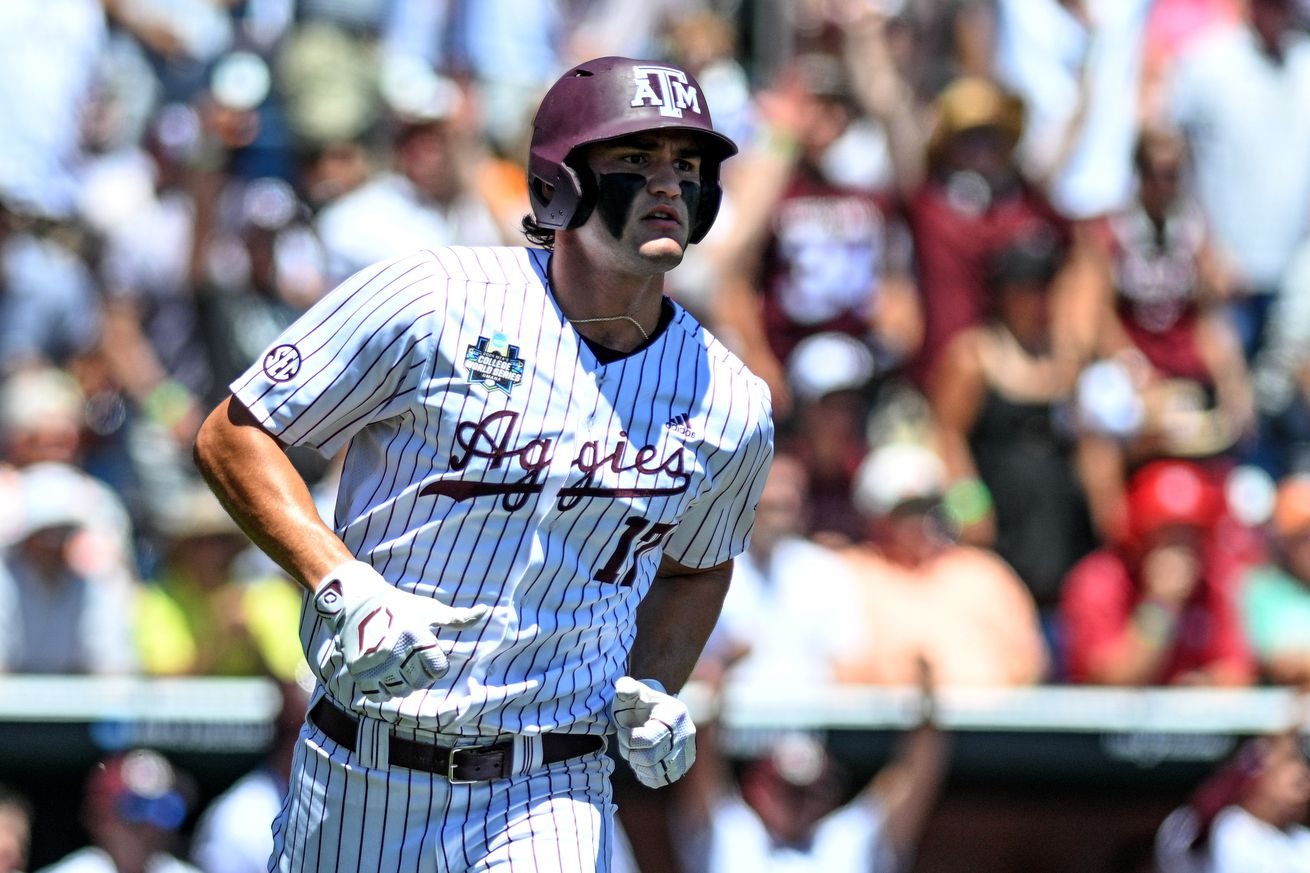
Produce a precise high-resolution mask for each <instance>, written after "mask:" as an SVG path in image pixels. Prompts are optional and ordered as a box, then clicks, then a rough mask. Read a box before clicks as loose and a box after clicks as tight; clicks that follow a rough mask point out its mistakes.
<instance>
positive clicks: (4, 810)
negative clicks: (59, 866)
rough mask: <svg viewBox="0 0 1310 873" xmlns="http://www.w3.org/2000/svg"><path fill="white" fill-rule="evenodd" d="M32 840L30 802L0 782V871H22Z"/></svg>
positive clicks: (9, 872)
mask: <svg viewBox="0 0 1310 873" xmlns="http://www.w3.org/2000/svg"><path fill="white" fill-rule="evenodd" d="M31 842H32V804H31V803H30V802H29V801H28V799H27V798H26V797H24V796H23V795H21V794H19V793H18V792H17V791H15V790H14V789H12V788H10V787H9V786H8V785H4V784H0V873H23V871H24V870H26V869H27V852H28V849H29V848H30V846H31Z"/></svg>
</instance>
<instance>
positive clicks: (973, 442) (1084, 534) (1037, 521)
mask: <svg viewBox="0 0 1310 873" xmlns="http://www.w3.org/2000/svg"><path fill="white" fill-rule="evenodd" d="M1060 255H1061V252H1060V250H1059V249H1058V247H1057V246H1056V244H1055V242H1054V241H1053V240H1052V239H1050V238H1048V237H1045V236H1042V237H1037V238H1033V239H1022V240H1017V241H1016V242H1015V243H1013V244H1012V245H1010V246H1009V247H1007V248H1004V249H1001V250H1000V251H998V252H997V253H996V254H995V255H993V256H992V258H991V259H990V261H989V263H988V287H989V289H990V294H991V306H990V313H991V314H990V317H989V318H988V320H987V322H986V323H984V324H981V325H978V326H975V327H971V328H966V329H965V330H963V331H961V332H960V333H958V334H956V336H955V338H954V339H953V340H951V342H950V344H949V345H948V346H947V347H946V350H945V353H944V355H943V357H942V360H941V364H940V365H939V366H938V368H937V370H936V373H935V378H934V379H933V385H932V392H931V399H932V407H933V411H934V414H935V417H936V420H937V425H938V436H939V440H940V445H941V447H942V448H941V453H942V459H943V461H944V462H945V464H946V472H947V477H948V480H949V481H950V483H951V484H950V486H949V488H948V489H947V492H946V493H947V503H946V508H947V511H948V513H949V514H950V515H951V517H952V518H953V520H954V521H955V522H956V523H957V524H959V525H961V533H962V536H963V539H964V541H965V542H968V543H970V544H972V545H975V546H980V547H984V548H994V549H995V550H996V552H997V554H998V555H1000V557H1001V558H1003V559H1004V560H1005V561H1006V562H1007V563H1008V564H1010V566H1012V567H1013V568H1014V570H1015V572H1016V573H1018V574H1019V578H1020V579H1022V580H1023V582H1024V584H1025V585H1026V586H1027V588H1028V590H1029V591H1030V592H1031V593H1032V595H1033V598H1034V599H1035V600H1036V602H1037V606H1038V608H1039V609H1040V610H1041V612H1042V615H1043V624H1044V626H1046V628H1047V631H1048V640H1049V641H1054V640H1056V639H1057V638H1058V633H1057V632H1056V631H1055V628H1054V623H1055V615H1054V613H1055V611H1056V608H1057V606H1058V604H1059V599H1060V586H1061V585H1062V584H1063V582H1064V577H1065V574H1066V573H1068V572H1069V570H1070V568H1072V567H1073V565H1074V564H1075V563H1076V562H1077V561H1078V560H1079V559H1080V558H1082V557H1083V556H1084V555H1086V554H1087V553H1088V552H1090V551H1091V550H1092V548H1094V547H1095V545H1096V540H1095V537H1094V534H1093V533H1092V528H1091V520H1090V517H1089V515H1088V510H1087V501H1086V497H1085V495H1084V493H1083V489H1082V486H1081V484H1080V483H1079V481H1078V478H1077V469H1076V464H1075V452H1076V446H1077V439H1076V437H1077V435H1076V433H1075V431H1074V427H1073V416H1072V413H1071V409H1072V401H1073V388H1074V383H1075V380H1076V378H1077V373H1078V367H1079V363H1080V362H1079V360H1078V358H1077V357H1076V355H1075V354H1073V350H1071V349H1070V348H1068V347H1067V346H1061V345H1058V344H1056V343H1055V340H1054V337H1053V336H1052V326H1051V305H1050V304H1051V301H1050V296H1051V290H1052V289H1051V282H1052V281H1053V280H1054V278H1055V275H1056V271H1057V270H1058V268H1059V264H1060Z"/></svg>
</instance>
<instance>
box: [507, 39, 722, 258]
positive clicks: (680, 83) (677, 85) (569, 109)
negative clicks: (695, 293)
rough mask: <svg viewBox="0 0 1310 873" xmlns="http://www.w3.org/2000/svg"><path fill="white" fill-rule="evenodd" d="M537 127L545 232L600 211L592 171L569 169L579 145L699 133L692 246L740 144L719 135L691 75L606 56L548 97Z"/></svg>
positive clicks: (533, 184)
mask: <svg viewBox="0 0 1310 873" xmlns="http://www.w3.org/2000/svg"><path fill="white" fill-rule="evenodd" d="M532 128H533V129H532V149H531V153H530V154H529V157H528V193H529V196H530V198H531V200H532V214H533V216H534V217H535V218H536V220H537V223H538V224H540V225H541V226H542V227H547V228H553V229H557V230H558V229H561V228H570V227H578V226H580V225H581V224H583V222H585V221H586V220H587V216H589V215H590V214H591V210H592V208H593V207H594V206H595V205H596V185H595V183H594V180H593V179H592V178H591V174H590V171H585V172H580V171H581V170H585V168H582V167H580V166H579V165H577V164H575V163H570V158H571V156H573V153H574V150H575V149H577V148H578V147H579V146H584V145H588V144H590V143H595V142H602V141H604V140H609V139H617V138H619V137H622V136H629V135H631V134H634V133H642V132H645V131H652V130H683V131H687V132H689V133H694V134H696V135H697V136H698V137H699V138H700V140H701V143H702V146H703V148H704V154H703V156H702V159H701V187H702V191H701V198H700V204H699V206H698V208H697V210H696V214H695V215H693V216H692V217H691V223H692V224H691V235H690V238H689V239H690V242H693V243H695V242H700V241H701V240H702V239H703V238H704V237H705V234H706V233H708V232H709V229H710V225H712V224H713V223H714V217H715V216H716V215H717V214H718V211H719V202H720V200H722V198H723V188H722V186H721V185H720V184H719V164H720V163H721V162H722V161H723V160H724V159H725V158H728V157H731V156H732V155H734V154H736V153H737V146H736V144H735V143H733V141H732V140H730V139H728V138H727V137H726V136H724V135H723V134H721V133H718V132H717V131H715V130H714V123H713V121H711V119H710V108H709V106H708V105H706V103H705V100H704V95H703V94H702V93H701V90H700V85H698V84H697V82H696V80H695V79H694V78H692V75H691V73H688V72H687V71H686V70H684V69H682V68H681V67H677V66H674V65H672V64H666V63H661V62H657V61H639V60H633V59H632V58H617V57H609V58H597V59H595V60H592V61H586V62H585V63H581V64H578V65H577V66H576V67H574V68H573V69H571V70H569V71H568V72H567V73H565V74H564V75H563V76H561V77H560V79H559V81H557V82H556V83H555V84H554V85H552V86H551V88H550V90H549V91H547V92H546V96H545V97H544V98H542V101H541V107H540V108H539V109H538V110H537V116H536V118H535V119H533V122H532Z"/></svg>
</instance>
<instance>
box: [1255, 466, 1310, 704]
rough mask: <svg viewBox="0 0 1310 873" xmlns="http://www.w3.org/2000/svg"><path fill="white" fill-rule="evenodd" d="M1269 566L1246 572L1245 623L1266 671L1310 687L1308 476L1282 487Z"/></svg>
mask: <svg viewBox="0 0 1310 873" xmlns="http://www.w3.org/2000/svg"><path fill="white" fill-rule="evenodd" d="M1270 533H1271V534H1272V540H1273V542H1272V544H1271V545H1272V548H1271V553H1272V554H1271V558H1272V560H1271V561H1270V562H1269V563H1266V564H1264V565H1261V566H1257V567H1252V568H1251V569H1250V570H1248V571H1247V573H1246V575H1245V578H1244V579H1243V582H1242V586H1241V607H1242V623H1243V626H1244V627H1245V630H1246V635H1247V638H1248V639H1249V640H1250V642H1251V648H1252V650H1253V651H1254V653H1255V656H1256V658H1257V659H1258V661H1259V663H1260V668H1261V671H1262V673H1263V674H1264V675H1265V676H1266V677H1267V678H1268V679H1269V680H1270V681H1272V682H1275V683H1278V684H1280V685H1295V686H1298V687H1300V688H1304V689H1310V476H1307V475H1305V474H1299V475H1293V476H1289V477H1287V478H1286V479H1284V480H1283V481H1282V482H1281V483H1280V484H1279V486H1278V496H1277V499H1276V501H1275V504H1274V515H1273V518H1272V520H1271V523H1270Z"/></svg>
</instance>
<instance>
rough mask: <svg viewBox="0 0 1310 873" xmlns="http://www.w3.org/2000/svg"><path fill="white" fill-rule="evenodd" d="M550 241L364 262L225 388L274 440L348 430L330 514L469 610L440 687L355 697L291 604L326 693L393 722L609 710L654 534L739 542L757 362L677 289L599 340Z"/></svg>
mask: <svg viewBox="0 0 1310 873" xmlns="http://www.w3.org/2000/svg"><path fill="white" fill-rule="evenodd" d="M548 257H549V253H548V252H545V251H542V250H538V249H527V248H459V247H452V248H442V249H437V250H435V251H423V252H420V253H418V254H415V255H414V256H412V257H407V258H403V259H399V260H395V261H390V262H385V263H381V264H377V265H374V266H372V267H369V268H367V269H365V270H363V271H361V272H360V273H359V274H357V275H355V276H353V277H351V278H350V279H348V280H347V281H346V282H344V283H342V285H340V286H339V287H338V288H337V289H336V290H334V291H333V292H332V293H331V294H329V295H328V296H327V297H325V298H324V299H323V300H322V301H320V302H319V303H318V304H317V305H316V306H315V307H314V308H313V309H312V310H310V311H309V312H308V313H307V314H306V315H304V316H303V317H302V318H300V319H299V320H298V321H297V322H296V323H295V324H294V325H292V326H291V327H290V328H289V329H288V330H287V331H286V332H285V333H284V334H283V335H282V336H281V337H279V338H278V339H277V340H276V341H275V342H274V343H273V345H272V346H271V347H270V348H269V350H268V351H267V353H266V354H265V355H264V357H263V359H262V361H258V362H256V363H255V364H254V365H253V366H252V367H251V368H250V369H249V370H248V371H247V372H246V373H245V374H244V375H243V376H241V377H240V378H239V379H237V380H236V381H235V382H233V384H232V390H233V393H234V394H235V396H236V397H237V398H238V399H239V400H240V401H241V402H242V403H244V404H245V405H246V406H247V407H248V408H249V409H250V410H251V411H252V412H253V413H254V415H255V416H256V417H257V418H258V419H259V420H260V421H261V422H262V423H263V425H264V426H265V427H266V428H267V429H268V430H269V431H270V432H271V433H272V434H274V435H275V436H277V437H278V438H279V439H280V440H282V441H283V442H284V443H286V444H291V445H309V446H313V447H315V448H317V449H319V450H320V451H322V452H324V453H325V454H332V453H335V452H336V451H337V450H338V449H340V448H342V447H343V446H345V445H346V444H347V443H349V449H348V450H347V453H346V457H345V463H344V470H343V473H342V481H341V487H340V491H339V496H338V499H337V506H336V531H337V533H338V534H339V535H340V536H341V537H342V539H343V540H344V541H345V543H346V545H347V546H348V547H349V548H350V549H351V551H352V552H354V553H355V555H356V556H358V557H359V558H360V559H361V560H364V561H368V562H369V563H371V564H372V565H373V566H374V567H375V568H376V569H377V570H378V571H379V572H380V573H381V574H382V575H383V576H385V577H386V578H387V580H388V581H390V582H391V583H392V584H394V585H396V586H398V587H400V588H402V589H404V590H406V591H411V592H414V593H417V594H421V595H426V596H431V597H436V598H438V599H440V600H442V601H443V602H445V603H449V604H452V605H454V606H473V605H475V604H490V605H492V606H493V607H494V609H493V611H492V613H491V616H490V618H489V619H488V620H487V621H486V623H485V624H481V625H478V626H476V627H473V628H470V629H467V630H464V631H460V632H455V631H442V633H441V637H442V639H443V641H445V642H447V643H453V650H452V652H451V669H450V672H449V673H448V674H447V675H446V676H445V677H444V678H443V679H442V680H440V682H439V683H438V685H437V686H436V687H435V688H432V689H429V690H425V691H418V692H415V693H413V694H411V695H409V696H408V697H405V698H398V699H394V700H390V701H387V702H385V703H380V704H379V703H375V702H372V701H368V700H366V699H365V698H364V697H363V696H362V695H361V694H360V693H359V692H358V690H357V688H356V687H355V686H354V684H353V682H352V681H351V679H350V676H349V674H348V673H347V672H346V670H345V668H344V666H343V665H342V662H341V658H340V656H339V655H337V654H336V653H335V652H334V650H333V647H332V645H331V644H330V637H329V632H328V629H327V627H326V625H325V624H324V623H323V622H321V621H320V620H319V619H318V618H317V616H316V615H315V613H314V611H313V609H312V607H310V606H307V608H306V610H305V612H304V615H303V620H302V627H301V638H302V642H303V643H304V645H305V651H306V654H307V655H308V657H309V661H310V664H311V665H313V666H314V668H315V670H316V672H317V673H318V676H319V679H320V681H322V682H323V683H324V684H325V685H326V687H327V688H328V690H329V692H330V693H331V695H332V696H333V697H334V698H335V699H336V700H338V701H340V702H341V703H343V704H345V705H348V706H351V707H352V708H353V709H354V710H355V711H357V712H359V713H363V714H366V715H371V716H374V717H379V718H382V719H385V720H387V721H390V722H392V723H394V724H396V725H397V726H400V727H407V728H418V729H423V730H433V731H439V732H441V733H443V734H457V735H470V736H472V735H477V736H492V735H496V734H502V733H526V734H532V733H537V732H544V731H551V730H569V731H573V732H583V733H599V734H604V733H608V732H609V731H610V729H611V725H610V724H609V715H608V704H607V701H608V699H609V696H610V693H611V689H612V687H613V683H614V680H615V679H616V678H618V677H619V676H621V675H623V674H624V673H625V672H626V665H627V656H628V650H629V648H630V647H631V644H632V641H633V637H634V635H635V611H636V608H637V604H638V603H639V602H640V601H641V599H642V597H643V596H644V595H645V593H646V591H647V590H648V589H649V587H650V584H651V581H652V579H653V578H654V575H655V571H656V568H657V567H658V565H659V561H660V557H661V555H662V554H668V555H669V556H670V557H672V558H673V559H674V560H677V561H679V562H680V563H682V564H684V565H686V566H689V567H708V566H711V565H714V564H717V563H720V562H722V561H726V560H727V559H729V558H730V557H732V556H733V555H735V554H737V553H739V552H741V551H742V550H743V549H744V548H745V546H746V542H747V538H748V536H749V532H750V529H751V526H752V523H753V520H754V509H755V504H756V501H757V500H758V497H759V492H760V489H761V488H762V487H763V483H764V477H765V473H766V470H767V467H768V463H769V459H770V457H771V453H772V440H773V425H772V421H771V418H770V411H769V397H768V391H767V389H766V388H765V387H764V384H763V383H762V382H761V381H760V380H758V379H757V378H755V377H754V376H753V375H751V374H750V372H749V371H748V370H746V368H745V367H744V366H743V365H742V363H741V362H740V361H738V360H737V359H736V358H735V357H733V356H732V355H731V354H730V353H729V352H728V351H727V350H726V349H725V348H724V347H723V346H722V345H720V344H719V343H718V341H717V340H715V339H714V338H713V337H712V336H710V335H709V333H708V332H706V331H705V329H704V328H703V327H701V325H700V324H699V323H697V322H696V320H695V319H694V318H692V317H691V316H690V315H689V314H688V313H687V312H686V311H685V310H683V309H682V308H681V307H678V306H677V305H676V304H673V307H674V312H673V317H672V320H671V322H669V323H668V326H667V328H666V329H665V330H663V331H662V332H660V333H659V334H657V335H656V336H654V337H653V338H652V340H651V341H650V342H649V343H647V344H646V345H645V346H643V348H641V349H639V350H637V351H636V352H634V353H632V354H630V355H628V356H626V357H624V358H622V359H620V360H618V361H614V362H611V363H608V364H603V363H600V362H598V360H597V358H596V357H595V355H594V354H593V353H592V351H591V349H590V348H589V347H588V346H587V345H586V343H585V342H583V340H582V339H581V337H580V336H579V335H578V334H577V333H576V331H575V330H574V328H573V327H572V325H570V324H569V323H568V321H567V320H566V319H565V318H564V316H563V315H562V313H561V312H560V310H559V309H558V307H557V306H556V304H555V302H554V298H553V297H552V296H551V294H550V292H549V291H548V287H547V286H548V283H547V280H546V263H547V258H548Z"/></svg>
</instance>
